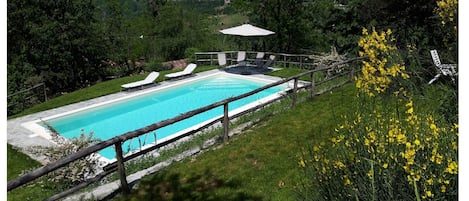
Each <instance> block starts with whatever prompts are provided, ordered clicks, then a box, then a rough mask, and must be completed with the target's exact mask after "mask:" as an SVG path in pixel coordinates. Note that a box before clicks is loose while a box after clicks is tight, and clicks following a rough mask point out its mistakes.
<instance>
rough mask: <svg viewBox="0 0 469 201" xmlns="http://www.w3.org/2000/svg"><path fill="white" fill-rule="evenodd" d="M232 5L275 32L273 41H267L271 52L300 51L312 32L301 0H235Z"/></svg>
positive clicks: (254, 21)
mask: <svg viewBox="0 0 469 201" xmlns="http://www.w3.org/2000/svg"><path fill="white" fill-rule="evenodd" d="M233 6H234V7H235V8H237V10H238V11H241V12H245V13H246V14H247V15H248V16H249V20H250V21H251V22H252V23H253V24H255V25H259V26H261V27H266V28H268V29H270V30H272V31H274V32H275V35H274V36H272V38H273V39H272V40H266V48H267V49H268V50H269V51H277V52H289V53H298V52H301V49H302V48H303V47H304V44H305V34H306V33H307V32H308V31H309V30H307V27H306V26H305V25H306V22H305V18H304V17H305V16H304V13H305V9H304V8H305V7H304V6H303V1H302V0H252V1H242V0H235V1H233ZM269 39H271V38H270V36H269Z"/></svg>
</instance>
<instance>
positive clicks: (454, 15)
mask: <svg viewBox="0 0 469 201" xmlns="http://www.w3.org/2000/svg"><path fill="white" fill-rule="evenodd" d="M435 13H436V14H437V15H438V16H439V17H440V18H441V25H442V26H443V27H448V28H450V29H452V33H453V36H456V37H457V35H458V20H457V19H458V0H439V1H437V2H436V8H435Z"/></svg>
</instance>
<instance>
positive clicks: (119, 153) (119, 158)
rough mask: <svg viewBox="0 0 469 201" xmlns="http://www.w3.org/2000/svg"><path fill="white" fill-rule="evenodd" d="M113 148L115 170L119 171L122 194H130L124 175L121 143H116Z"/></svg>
mask: <svg viewBox="0 0 469 201" xmlns="http://www.w3.org/2000/svg"><path fill="white" fill-rule="evenodd" d="M114 146H115V149H116V158H117V169H118V171H119V177H120V181H121V188H122V192H124V194H128V193H130V188H129V184H128V183H127V176H126V175H125V166H124V156H123V154H122V142H120V141H119V142H116V144H114Z"/></svg>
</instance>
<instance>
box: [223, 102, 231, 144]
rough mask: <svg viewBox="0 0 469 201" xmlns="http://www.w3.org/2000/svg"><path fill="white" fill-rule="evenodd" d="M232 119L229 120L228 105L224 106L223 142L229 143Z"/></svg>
mask: <svg viewBox="0 0 469 201" xmlns="http://www.w3.org/2000/svg"><path fill="white" fill-rule="evenodd" d="M229 125H230V119H229V118H228V103H225V104H224V105H223V131H224V133H223V142H224V143H227V142H228V132H229Z"/></svg>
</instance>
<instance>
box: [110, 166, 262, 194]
mask: <svg viewBox="0 0 469 201" xmlns="http://www.w3.org/2000/svg"><path fill="white" fill-rule="evenodd" d="M240 185H241V182H240V181H223V180H221V179H218V178H216V177H215V176H213V174H212V173H210V171H208V170H207V171H205V172H203V173H200V174H197V175H190V176H183V175H181V174H178V173H176V174H175V173H170V174H167V173H166V172H165V171H163V172H160V173H158V174H155V175H153V176H151V177H149V178H145V180H142V181H141V182H140V183H139V184H138V187H136V188H135V189H134V190H132V192H131V193H130V194H129V195H125V196H121V197H120V198H119V199H118V200H204V201H241V200H262V198H261V197H259V196H254V195H249V194H247V193H246V192H241V191H240V190H238V189H240V188H239V187H240Z"/></svg>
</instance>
